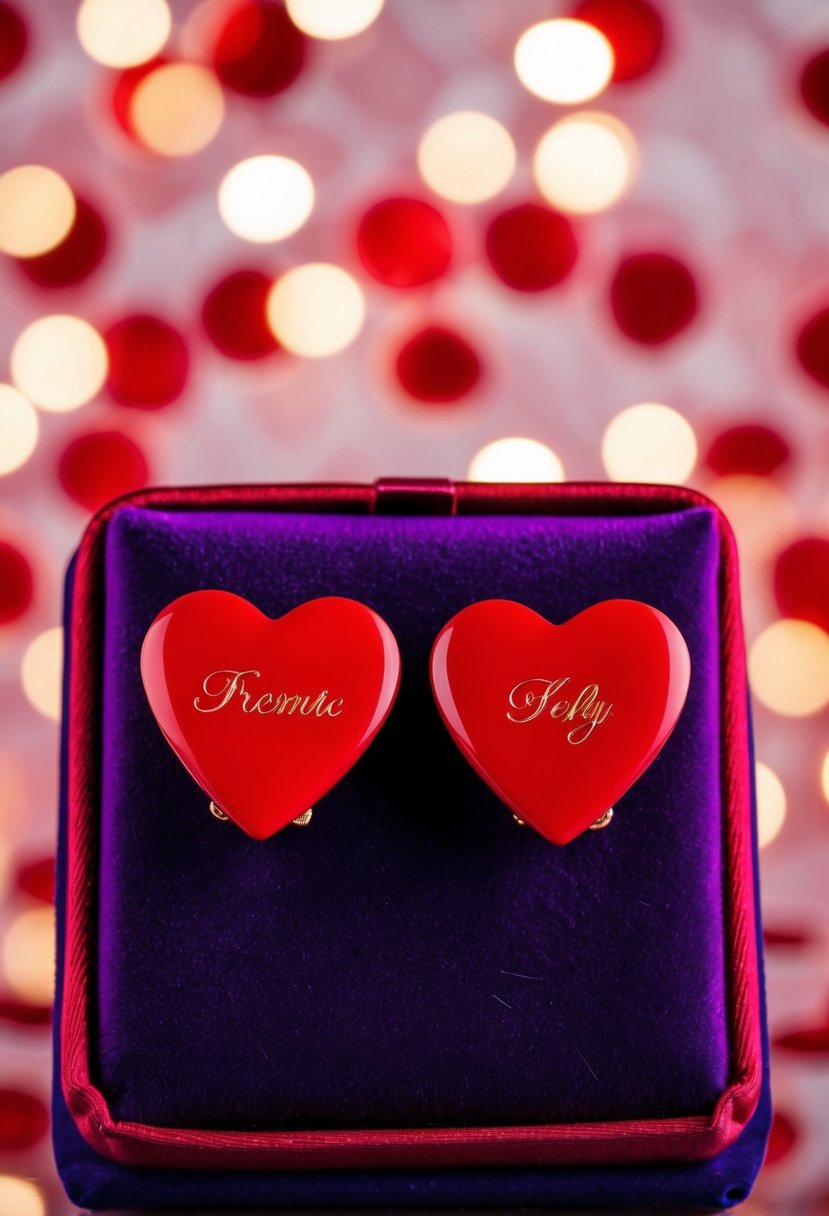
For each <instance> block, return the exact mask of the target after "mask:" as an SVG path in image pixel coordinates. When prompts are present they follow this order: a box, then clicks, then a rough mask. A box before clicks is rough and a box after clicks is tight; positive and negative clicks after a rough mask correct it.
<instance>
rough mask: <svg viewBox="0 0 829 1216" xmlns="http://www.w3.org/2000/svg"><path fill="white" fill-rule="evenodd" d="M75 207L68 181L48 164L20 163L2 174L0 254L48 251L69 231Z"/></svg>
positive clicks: (26, 255)
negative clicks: (48, 166)
mask: <svg viewBox="0 0 829 1216" xmlns="http://www.w3.org/2000/svg"><path fill="white" fill-rule="evenodd" d="M75 210H76V206H75V195H74V194H73V193H72V189H71V187H70V186H69V184H68V182H66V181H65V180H64V179H63V178H62V177H61V175H60V174H59V173H56V172H55V170H54V169H49V168H47V166H46V165H18V166H17V167H16V168H15V169H9V170H8V172H6V173H3V174H0V253H7V254H9V255H10V256H11V257H16V258H34V257H38V256H39V255H40V254H43V253H48V252H49V250H50V249H54V247H55V246H56V245H59V244H60V242H61V241H62V240H63V238H64V237H65V236H66V234H67V233H68V232H69V229H70V228H71V227H72V225H73V223H74V222H75Z"/></svg>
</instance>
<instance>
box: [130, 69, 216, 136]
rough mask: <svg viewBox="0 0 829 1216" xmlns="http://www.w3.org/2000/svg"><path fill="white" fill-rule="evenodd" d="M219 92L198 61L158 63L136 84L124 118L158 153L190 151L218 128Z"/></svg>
mask: <svg viewBox="0 0 829 1216" xmlns="http://www.w3.org/2000/svg"><path fill="white" fill-rule="evenodd" d="M224 110H225V106H224V98H223V96H222V90H221V86H220V85H219V82H218V81H217V79H216V76H215V74H214V73H213V72H212V71H210V69H209V68H205V67H202V66H201V65H200V64H198V63H163V64H161V65H160V66H159V67H157V68H154V69H153V71H152V72H149V73H147V75H146V76H144V77H143V79H141V80H140V81H139V83H138V84H137V85H136V87H135V90H134V91H133V94H132V99H131V101H130V104H129V121H130V126H131V128H132V130H133V131H134V132H135V135H136V136H137V137H138V139H139V140H140V141H141V143H142V144H143V145H144V147H145V148H148V149H149V150H150V151H151V152H155V153H156V154H157V155H159V156H170V157H176V156H192V155H194V153H196V152H200V151H201V150H202V148H205V147H206V146H207V145H208V144H209V143H210V141H211V140H212V139H213V138H214V136H215V135H216V134H217V133H218V131H219V128H220V127H221V125H222V121H223V119H224Z"/></svg>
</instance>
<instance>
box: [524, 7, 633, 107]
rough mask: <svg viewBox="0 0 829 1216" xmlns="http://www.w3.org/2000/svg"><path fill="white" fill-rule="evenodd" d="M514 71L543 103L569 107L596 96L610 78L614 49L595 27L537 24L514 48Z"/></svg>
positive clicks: (561, 20) (568, 21)
mask: <svg viewBox="0 0 829 1216" xmlns="http://www.w3.org/2000/svg"><path fill="white" fill-rule="evenodd" d="M515 71H516V73H517V75H518V79H519V80H520V81H521V83H522V84H523V85H524V87H525V88H526V89H529V91H530V92H531V93H534V94H535V95H536V97H541V98H543V99H544V100H545V101H554V102H557V103H558V104H559V105H572V104H574V103H576V102H583V101H589V100H590V99H591V98H592V97H596V96H598V94H599V93H601V91H602V89H604V88H605V86H606V85H607V84H608V82H609V81H610V78H611V76H612V74H613V48H612V47H611V45H610V43H609V42H608V40H607V38H605V36H604V34H603V33H602V32H601V31H600V30H598V29H597V28H596V27H595V26H594V25H588V24H587V22H585V21H576V20H573V19H572V18H568V17H556V18H553V19H552V20H549V21H540V22H539V23H538V24H537V25H532V26H530V28H529V29H528V30H525V31H524V33H523V34H522V35H521V37H520V38H519V39H518V42H517V43H516V46H515Z"/></svg>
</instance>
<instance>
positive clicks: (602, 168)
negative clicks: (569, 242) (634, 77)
mask: <svg viewBox="0 0 829 1216" xmlns="http://www.w3.org/2000/svg"><path fill="white" fill-rule="evenodd" d="M636 164H637V153H636V143H635V141H634V138H633V136H632V135H631V133H630V131H629V130H628V128H627V127H626V126H625V124H624V123H623V122H620V120H619V119H618V118H613V117H612V116H611V115H610V114H598V113H593V112H585V113H583V114H582V113H580V114H570V115H568V116H567V117H566V118H562V119H560V120H559V122H557V123H556V124H555V125H554V126H552V127H550V129H549V131H547V132H546V134H545V135H543V136H542V137H541V139H540V140H539V142H538V145H537V147H536V150H535V155H534V157H533V176H534V178H535V183H536V185H537V186H538V189H539V190H540V191H541V193H542V194H543V196H544V198H545V199H546V200H547V202H548V203H550V205H551V206H553V207H557V208H558V209H559V210H560V211H567V212H571V213H573V214H576V215H579V214H584V215H589V214H591V213H593V212H596V211H604V210H605V209H606V208H608V207H611V206H612V205H613V204H614V203H615V202H617V201H618V200H619V199H620V198H621V197H622V195H623V194H624V193H625V191H626V190H627V189H628V187H629V186H630V184H631V182H632V181H633V177H634V175H635V172H636Z"/></svg>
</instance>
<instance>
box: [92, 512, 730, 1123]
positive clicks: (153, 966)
mask: <svg viewBox="0 0 829 1216" xmlns="http://www.w3.org/2000/svg"><path fill="white" fill-rule="evenodd" d="M717 583H718V542H717V534H716V527H715V523H714V519H713V517H712V515H711V513H710V512H709V511H708V510H706V509H702V508H698V509H693V510H689V511H684V512H679V513H676V514H670V515H655V516H654V515H651V516H644V517H621V518H590V519H584V518H567V517H526V516H510V517H495V516H491V517H490V516H477V517H457V518H440V517H437V518H435V517H432V518H418V517H396V518H384V517H382V516H368V517H365V516H348V515H293V514H280V513H267V514H266V513H261V514H260V513H242V512H240V513H218V512H195V511H194V512H192V513H191V512H177V513H165V512H160V511H152V510H142V509H135V508H125V509H123V510H122V511H121V512H119V513H118V515H117V516H116V518H115V520H114V521H113V523H112V525H111V526H110V529H109V532H108V536H107V549H106V608H105V639H104V644H105V656H106V657H105V682H104V739H103V773H102V791H103V793H102V806H101V878H100V937H99V968H98V976H99V979H98V986H99V1009H98V1027H97V1046H98V1059H97V1062H96V1064H97V1068H96V1075H95V1079H96V1080H97V1081H98V1083H99V1084H100V1086H101V1088H102V1090H103V1092H104V1094H105V1096H106V1097H107V1099H108V1101H109V1103H110V1106H111V1110H112V1113H113V1115H114V1116H115V1117H116V1118H119V1119H124V1120H136V1121H139V1122H146V1123H151V1124H164V1125H173V1126H175V1125H188V1126H195V1127H199V1126H201V1127H215V1128H221V1127H224V1128H291V1127H307V1128H347V1127H381V1126H401V1127H415V1126H427V1125H462V1124H467V1125H474V1124H483V1125H498V1124H512V1123H528V1124H537V1123H548V1122H558V1121H563V1120H568V1121H569V1120H604V1119H624V1118H635V1117H639V1118H641V1117H649V1116H653V1117H667V1116H676V1115H688V1114H699V1113H703V1112H706V1111H710V1110H711V1108H712V1106H713V1104H714V1102H715V1101H716V1099H717V1097H718V1095H719V1094H720V1093H721V1091H722V1090H723V1089H724V1088H725V1085H726V1083H727V1075H728V1041H727V1024H726V1010H725V1000H726V995H725V977H724V969H725V963H724V943H723V909H722V886H721V868H720V837H721V826H722V825H721V807H720V773H719V760H720V752H719V736H720V715H719V675H718V665H719V654H718V649H719V634H718V605H717ZM202 587H204V588H206V587H222V588H225V589H227V590H231V591H234V592H236V593H238V594H240V595H245V596H247V597H248V598H249V599H251V600H252V601H253V602H254V603H256V604H257V605H258V607H260V608H261V609H262V610H263V611H265V612H267V613H269V614H270V615H272V616H278V615H280V614H281V613H283V612H285V611H287V610H288V609H290V608H292V607H293V606H295V605H296V604H297V603H299V602H301V601H302V600H305V599H309V598H312V597H314V596H318V595H332V594H334V595H348V596H353V597H355V598H357V599H361V600H364V601H365V602H366V603H368V604H370V605H371V606H372V607H373V608H375V609H376V610H377V611H378V612H380V613H381V614H382V615H383V616H384V617H385V618H386V620H387V621H388V622H389V624H390V625H391V627H392V629H393V630H394V631H395V634H396V636H397V640H398V644H399V646H400V650H401V654H402V659H403V682H402V686H401V691H400V696H399V698H398V701H397V704H396V706H395V708H394V710H393V712H392V715H391V717H390V719H389V721H388V722H387V724H386V726H385V728H384V729H383V731H382V732H381V734H380V735H379V736H378V738H377V740H376V741H375V743H374V744H373V746H372V747H371V748H370V749H369V751H368V752H367V753H366V755H365V756H364V757H363V758H362V759H361V761H360V762H359V763H358V765H357V766H356V767H355V768H354V769H353V770H352V772H351V773H350V774H349V775H348V776H347V777H346V778H345V780H344V781H342V782H341V783H340V785H339V786H338V787H337V788H336V789H335V790H333V791H332V792H331V794H329V795H328V797H327V798H325V799H324V800H322V801H321V802H320V803H319V805H318V807H317V809H316V812H315V816H314V820H313V823H312V824H311V826H310V827H308V828H307V829H299V828H288V829H286V830H285V831H283V832H281V833H280V834H278V835H277V836H276V837H274V838H273V839H271V840H270V841H267V842H264V843H257V842H255V841H252V840H250V839H248V838H247V837H246V836H244V835H243V834H242V833H241V832H240V831H238V830H237V829H236V828H235V827H234V826H233V825H231V824H227V823H225V824H223V823H219V822H217V821H216V820H215V819H213V818H212V817H211V816H210V814H209V813H208V809H207V803H206V799H205V797H204V795H203V794H202V792H201V791H200V790H199V789H198V787H197V786H196V785H195V784H194V782H193V781H192V780H191V778H190V777H189V776H188V775H187V773H186V772H185V771H184V769H183V768H182V767H181V766H180V764H179V762H178V761H177V760H176V758H175V757H174V755H173V753H172V752H171V751H170V749H169V747H168V746H167V744H166V743H165V741H164V739H163V738H162V736H161V733H160V731H159V730H158V727H157V726H156V724H155V722H154V720H153V718H152V714H151V713H150V710H149V707H148V705H147V701H146V698H145V696H144V693H143V689H142V686H141V680H140V674H139V667H138V656H139V650H140V646H141V641H142V639H143V635H144V632H145V630H146V629H147V627H148V625H149V624H150V622H151V620H152V619H153V617H154V616H155V614H156V613H157V612H158V611H159V610H160V609H161V608H162V607H163V606H164V605H165V604H167V603H168V602H169V601H170V600H172V599H174V598H175V597H176V596H178V595H181V594H183V593H184V592H186V591H191V590H195V589H197V588H202ZM490 596H503V597H506V598H512V599H517V600H521V601H523V602H525V603H527V604H529V605H530V606H531V607H532V608H535V609H536V610H537V611H539V612H542V613H544V614H545V615H546V616H548V617H549V618H550V619H551V620H554V621H560V620H564V619H566V618H567V617H569V616H571V615H572V614H573V613H575V612H578V611H579V610H580V609H581V608H584V607H586V606H587V605H588V604H590V603H593V602H595V601H597V600H600V599H605V598H611V597H615V596H630V597H633V598H638V599H643V600H646V601H647V602H649V603H652V604H654V605H655V606H657V607H658V608H661V609H662V610H663V611H664V612H666V613H668V615H669V616H671V617H672V618H673V619H674V620H675V621H676V623H677V625H678V626H679V627H680V629H681V630H682V632H683V633H684V635H685V638H686V640H687V642H688V645H689V648H690V651H691V657H692V664H693V670H692V677H691V687H690V693H689V697H688V702H687V705H686V707H685V710H684V711H683V714H682V716H681V718H680V721H679V724H678V726H677V728H676V730H675V732H674V734H673V736H672V737H671V739H670V740H669V742H668V744H667V745H666V747H665V750H664V751H663V753H662V755H661V756H660V757H659V759H658V760H657V761H656V763H655V764H654V765H653V766H652V768H651V769H650V770H649V771H648V772H647V773H646V774H645V776H644V777H643V778H642V779H641V780H640V781H639V782H638V783H637V785H636V786H635V787H634V788H633V789H632V790H631V791H630V793H629V794H628V795H626V797H625V798H624V799H622V800H621V802H620V803H619V804H618V807H617V814H616V818H615V820H614V822H613V824H612V825H611V827H610V828H609V829H608V830H607V831H605V832H600V833H588V834H587V835H585V836H583V837H581V838H579V839H578V840H576V841H575V842H573V843H572V844H571V845H568V846H567V847H566V848H564V849H557V848H555V847H553V846H551V845H549V844H547V843H546V842H545V841H544V840H543V839H541V837H539V836H537V835H536V834H535V833H533V832H531V831H529V830H522V829H520V828H518V827H517V826H516V825H515V823H514V822H513V820H512V816H511V815H510V813H509V812H508V811H507V810H506V809H505V808H504V807H503V806H502V805H501V804H500V802H499V801H498V800H497V798H495V796H494V795H493V794H491V793H490V792H489V790H488V789H487V788H486V787H485V786H484V784H483V783H482V782H481V781H480V779H479V778H478V777H477V776H476V775H475V774H474V773H473V772H472V771H471V769H469V768H468V767H467V765H466V764H465V762H464V761H463V760H462V759H461V757H460V755H459V754H458V752H457V751H456V750H455V748H454V746H453V745H452V743H451V741H450V740H449V738H448V736H447V734H446V732H445V731H444V728H443V726H442V725H441V722H440V720H439V717H438V714H437V711H436V709H435V707H434V705H433V702H432V699H431V694H430V691H429V684H428V674H427V659H428V654H429V650H430V647H431V643H432V640H433V639H434V636H435V634H436V633H437V632H438V630H439V629H440V627H441V625H442V624H443V623H444V622H445V621H446V620H447V619H448V618H449V617H450V616H451V615H452V614H453V613H454V612H456V611H458V610H459V609H460V608H462V607H463V606H465V605H466V604H469V603H471V602H472V601H473V600H476V599H481V598H486V597H490ZM278 779H279V775H278V773H275V774H274V781H275V782H276V781H278Z"/></svg>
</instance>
